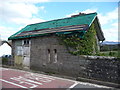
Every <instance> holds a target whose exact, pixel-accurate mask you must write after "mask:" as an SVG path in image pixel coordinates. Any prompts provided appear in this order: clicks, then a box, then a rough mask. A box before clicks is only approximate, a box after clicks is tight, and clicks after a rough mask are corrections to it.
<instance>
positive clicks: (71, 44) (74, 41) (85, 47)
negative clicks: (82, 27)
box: [59, 24, 98, 55]
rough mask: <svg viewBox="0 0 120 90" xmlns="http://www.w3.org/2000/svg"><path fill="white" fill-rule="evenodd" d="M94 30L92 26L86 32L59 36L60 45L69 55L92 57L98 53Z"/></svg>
mask: <svg viewBox="0 0 120 90" xmlns="http://www.w3.org/2000/svg"><path fill="white" fill-rule="evenodd" d="M95 36H96V30H95V28H94V24H92V25H91V27H90V28H89V30H88V31H87V32H85V31H81V32H74V33H73V34H71V35H65V34H61V35H59V37H60V38H61V41H62V43H63V44H64V45H65V46H66V48H67V50H68V52H69V53H71V54H74V55H94V54H95V53H98V48H97V41H96V37H95Z"/></svg>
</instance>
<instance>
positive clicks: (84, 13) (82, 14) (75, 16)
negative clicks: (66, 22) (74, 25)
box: [71, 12, 85, 17]
mask: <svg viewBox="0 0 120 90" xmlns="http://www.w3.org/2000/svg"><path fill="white" fill-rule="evenodd" d="M80 15H85V13H81V12H80V13H79V14H77V15H72V16H71V17H76V16H80Z"/></svg>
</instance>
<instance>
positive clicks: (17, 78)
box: [0, 67, 110, 90]
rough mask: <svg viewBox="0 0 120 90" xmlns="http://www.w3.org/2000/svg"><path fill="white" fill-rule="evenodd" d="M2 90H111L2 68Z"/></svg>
mask: <svg viewBox="0 0 120 90" xmlns="http://www.w3.org/2000/svg"><path fill="white" fill-rule="evenodd" d="M0 72H1V74H2V75H1V76H2V77H0V82H1V84H2V85H1V86H2V87H1V88H2V89H3V90H4V89H5V88H11V89H13V88H27V89H29V88H31V89H33V88H64V89H67V90H73V89H74V88H102V90H103V89H104V88H105V89H110V87H107V86H102V85H97V84H92V83H87V82H80V81H75V80H70V79H65V78H60V77H55V76H50V75H45V74H39V73H33V72H28V71H23V70H17V69H10V68H2V67H1V68H0ZM31 89H30V90H31Z"/></svg>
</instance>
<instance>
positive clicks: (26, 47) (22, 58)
mask: <svg viewBox="0 0 120 90" xmlns="http://www.w3.org/2000/svg"><path fill="white" fill-rule="evenodd" d="M92 24H94V25H95V27H94V28H95V30H96V35H95V39H96V41H97V42H96V44H97V47H98V48H99V42H100V41H104V39H105V38H104V35H103V32H102V30H101V27H100V23H99V20H98V17H97V13H90V14H81V13H80V14H78V15H74V16H71V17H68V18H63V19H57V20H52V21H47V22H42V23H35V24H30V25H27V26H26V27H24V28H23V29H21V30H20V31H18V32H17V33H15V34H14V35H12V36H10V37H9V38H8V39H9V40H12V55H13V58H14V64H15V65H16V66H18V67H23V68H29V69H36V70H40V71H45V72H62V73H66V74H71V72H68V71H69V70H72V71H73V74H74V75H77V71H78V69H79V65H78V66H77V65H75V64H74V63H76V61H79V60H80V59H81V57H80V56H75V55H72V54H70V53H69V52H68V50H67V49H66V46H65V45H63V44H60V41H61V39H60V37H59V35H73V34H76V33H81V35H80V38H81V37H82V36H84V35H85V34H86V32H88V31H89V28H90V27H91V25H92ZM88 42H89V41H88ZM91 48H92V47H91ZM73 62H74V63H73ZM70 63H71V64H70ZM74 71H76V72H74Z"/></svg>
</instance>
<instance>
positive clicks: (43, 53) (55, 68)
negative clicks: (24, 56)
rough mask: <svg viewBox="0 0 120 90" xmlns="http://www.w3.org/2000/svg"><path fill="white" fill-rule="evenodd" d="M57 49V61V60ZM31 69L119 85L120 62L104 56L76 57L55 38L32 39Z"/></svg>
mask: <svg viewBox="0 0 120 90" xmlns="http://www.w3.org/2000/svg"><path fill="white" fill-rule="evenodd" d="M55 49H56V53H57V61H56V59H55ZM30 52H31V55H30V67H31V69H35V70H39V71H44V72H49V73H57V74H61V75H68V76H72V77H75V78H77V77H84V78H89V79H95V80H100V81H108V82H113V83H119V81H120V77H119V75H120V74H119V73H120V60H118V59H117V58H111V57H102V56H74V55H71V54H70V53H68V51H67V49H66V47H65V46H64V45H62V44H61V43H60V39H59V38H58V37H55V36H48V37H38V38H32V39H31V51H30Z"/></svg>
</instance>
